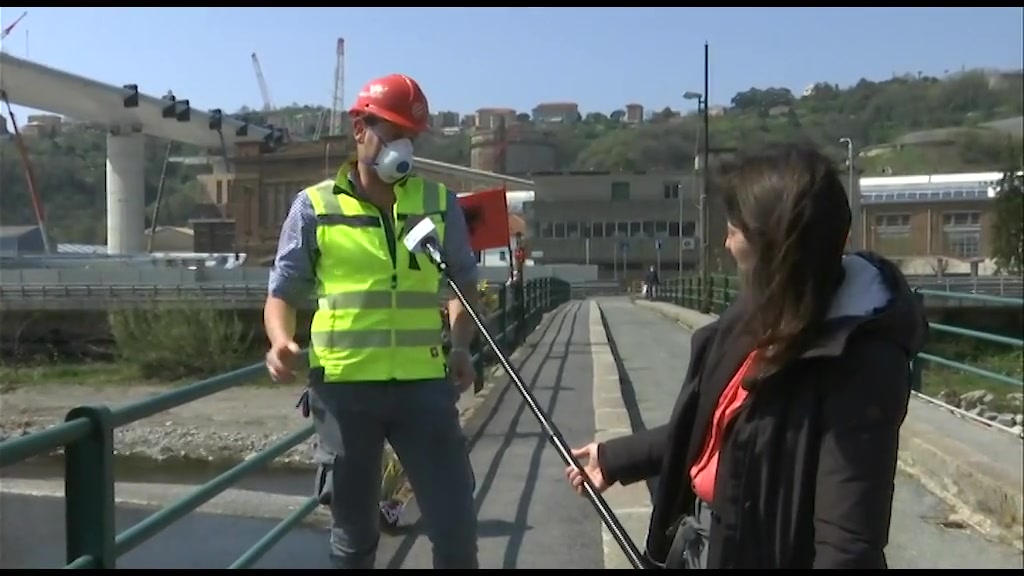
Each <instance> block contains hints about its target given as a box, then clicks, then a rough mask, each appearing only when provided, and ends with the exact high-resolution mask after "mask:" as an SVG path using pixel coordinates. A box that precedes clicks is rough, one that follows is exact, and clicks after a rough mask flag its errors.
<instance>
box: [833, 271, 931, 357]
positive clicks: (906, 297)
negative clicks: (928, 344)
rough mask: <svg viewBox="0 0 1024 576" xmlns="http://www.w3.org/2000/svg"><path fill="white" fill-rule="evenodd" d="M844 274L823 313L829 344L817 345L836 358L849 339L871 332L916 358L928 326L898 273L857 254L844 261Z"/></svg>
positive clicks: (905, 281)
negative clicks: (833, 354)
mask: <svg viewBox="0 0 1024 576" xmlns="http://www.w3.org/2000/svg"><path fill="white" fill-rule="evenodd" d="M843 271H844V272H845V277H844V279H843V283H842V284H841V285H840V287H839V290H838V291H837V292H836V294H835V296H834V297H833V299H832V306H831V308H830V309H829V313H828V322H827V324H828V325H829V326H830V328H831V329H827V330H826V335H825V338H824V340H826V341H831V342H823V343H822V344H824V345H825V347H827V348H833V350H834V351H836V352H838V351H841V349H842V348H843V347H845V344H846V340H847V339H848V338H849V336H850V335H852V334H854V333H862V332H864V331H870V332H871V334H872V336H873V337H876V338H884V339H886V340H890V341H892V342H894V343H896V344H898V345H899V346H900V347H901V348H903V349H905V350H906V351H907V353H908V355H910V356H913V355H915V354H917V353H918V352H920V351H921V348H922V347H923V346H924V341H925V337H926V336H927V334H928V320H927V318H926V317H925V314H924V309H923V306H922V305H921V303H920V301H919V300H918V298H917V296H916V295H915V294H914V293H913V291H911V289H910V286H909V285H908V284H907V279H906V278H905V277H904V276H903V273H902V272H901V271H900V269H899V268H898V267H897V266H896V265H895V264H893V263H892V262H891V261H889V260H886V259H885V258H883V257H882V256H880V255H878V254H874V253H871V252H857V253H854V254H848V255H846V256H844V257H843ZM836 345H838V346H839V350H835V348H834V346H836Z"/></svg>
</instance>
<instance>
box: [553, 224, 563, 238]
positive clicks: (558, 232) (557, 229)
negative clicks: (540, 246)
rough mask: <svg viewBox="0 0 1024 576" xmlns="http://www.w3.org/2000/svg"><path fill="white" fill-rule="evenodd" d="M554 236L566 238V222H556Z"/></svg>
mask: <svg viewBox="0 0 1024 576" xmlns="http://www.w3.org/2000/svg"><path fill="white" fill-rule="evenodd" d="M551 237H552V238H565V222H554V233H553V234H552V236H551Z"/></svg>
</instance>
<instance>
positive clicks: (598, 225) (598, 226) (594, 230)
mask: <svg viewBox="0 0 1024 576" xmlns="http://www.w3.org/2000/svg"><path fill="white" fill-rule="evenodd" d="M590 233H591V234H592V235H593V236H594V238H604V222H591V223H590Z"/></svg>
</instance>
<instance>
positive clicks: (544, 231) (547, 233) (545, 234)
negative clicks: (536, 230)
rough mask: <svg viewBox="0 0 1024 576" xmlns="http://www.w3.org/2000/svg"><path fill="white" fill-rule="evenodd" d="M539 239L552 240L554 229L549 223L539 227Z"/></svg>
mask: <svg viewBox="0 0 1024 576" xmlns="http://www.w3.org/2000/svg"><path fill="white" fill-rule="evenodd" d="M540 237H541V238H554V237H555V228H554V226H553V225H552V224H551V222H543V223H541V225H540Z"/></svg>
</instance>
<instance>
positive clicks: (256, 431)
mask: <svg viewBox="0 0 1024 576" xmlns="http://www.w3.org/2000/svg"><path fill="white" fill-rule="evenodd" d="M497 372H500V368H498V369H497V371H495V370H488V376H487V381H488V384H487V385H485V388H484V390H482V391H481V392H480V393H479V394H473V393H472V391H471V390H470V391H467V392H466V393H465V394H463V396H462V398H460V400H459V404H458V405H459V414H460V419H462V420H463V421H465V419H466V418H468V417H469V416H470V414H472V411H473V410H474V409H475V408H476V406H478V405H479V404H480V403H481V402H482V401H483V398H484V397H485V396H486V395H487V393H488V392H489V390H490V388H491V387H493V385H494V382H495V381H496V380H497V379H496V378H495V374H496V373H497ZM167 390H169V388H168V387H162V386H124V387H109V386H105V387H93V386H80V385H74V384H33V385H29V386H19V387H18V388H16V389H14V390H10V391H7V392H4V393H3V395H2V396H0V441H3V440H6V439H8V438H14V437H18V436H25V435H27V434H31V433H33V432H38V431H40V430H43V429H45V428H48V427H50V426H53V425H55V424H59V423H60V422H62V421H63V420H64V417H65V415H66V414H67V413H68V411H69V410H71V409H72V408H74V407H75V406H81V405H87V404H106V405H110V406H112V407H116V406H119V405H123V404H127V403H130V402H133V401H136V400H139V399H142V398H146V397H149V396H153V395H155V394H159V393H161V392H166V391H167ZM301 393H302V387H301V386H298V385H290V386H281V387H267V386H260V387H258V388H257V387H245V386H241V387H237V388H232V389H229V390H225V391H223V392H219V393H217V394H214V395H213V396H208V397H207V398H204V399H203V400H200V401H198V402H192V403H190V404H186V405H184V406H180V407H178V408H175V409H174V410H171V411H168V412H164V413H161V414H158V415H156V416H153V417H151V418H146V419H144V420H140V421H138V422H136V423H134V424H130V425H128V426H124V427H121V428H118V429H116V430H115V431H114V450H115V455H116V456H118V457H120V458H126V459H131V460H137V459H145V460H150V461H156V462H171V461H180V460H189V461H200V462H217V463H233V462H240V461H242V460H244V459H246V458H248V457H250V456H252V455H254V454H256V453H258V452H260V451H261V450H264V449H265V448H267V447H269V446H271V445H273V444H274V443H275V442H277V441H279V440H281V439H282V438H284V437H285V436H287V435H289V434H290V433H292V432H295V431H297V430H300V429H302V428H304V427H306V426H308V425H309V424H310V423H311V420H309V419H304V418H302V416H301V414H300V413H299V411H298V410H297V409H296V408H295V403H296V402H297V401H298V398H299V396H300V395H301ZM59 452H60V450H58V451H56V452H55V453H59ZM312 454H313V439H312V438H311V439H309V440H307V441H305V442H303V443H301V444H299V445H298V446H296V447H294V448H292V449H291V450H289V451H288V452H287V453H286V454H285V455H284V456H283V457H280V458H278V459H277V460H275V461H274V462H273V463H272V464H271V466H272V467H275V468H278V467H285V468H312V466H313V464H312Z"/></svg>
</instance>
